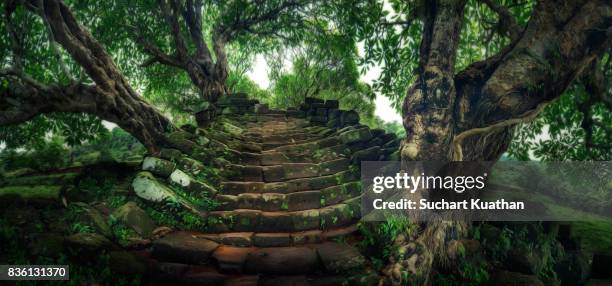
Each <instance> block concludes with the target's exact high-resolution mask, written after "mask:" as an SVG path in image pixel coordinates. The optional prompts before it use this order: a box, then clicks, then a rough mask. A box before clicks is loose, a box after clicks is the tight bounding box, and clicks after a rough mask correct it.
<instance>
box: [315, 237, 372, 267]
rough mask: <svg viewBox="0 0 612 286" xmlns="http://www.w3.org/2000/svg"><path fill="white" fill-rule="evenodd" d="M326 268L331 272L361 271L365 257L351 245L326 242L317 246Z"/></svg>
mask: <svg viewBox="0 0 612 286" xmlns="http://www.w3.org/2000/svg"><path fill="white" fill-rule="evenodd" d="M315 248H316V250H317V253H318V255H319V258H320V259H321V262H322V263H323V266H324V267H325V270H327V271H329V272H331V273H344V272H347V271H359V270H360V269H363V268H364V265H365V262H366V260H365V258H364V257H363V256H362V255H361V254H360V253H359V251H358V250H357V249H356V248H355V247H352V246H350V245H346V244H341V243H334V242H325V243H321V244H317V245H316V246H315Z"/></svg>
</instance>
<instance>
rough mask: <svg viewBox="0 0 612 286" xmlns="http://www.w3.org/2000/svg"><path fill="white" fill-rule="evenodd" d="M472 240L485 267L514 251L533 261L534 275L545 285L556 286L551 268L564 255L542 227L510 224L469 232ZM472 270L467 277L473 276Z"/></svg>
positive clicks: (483, 226) (479, 227) (538, 224)
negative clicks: (477, 247)
mask: <svg viewBox="0 0 612 286" xmlns="http://www.w3.org/2000/svg"><path fill="white" fill-rule="evenodd" d="M471 231H472V237H473V238H474V239H478V240H479V241H480V243H481V245H482V247H483V249H484V253H485V255H486V258H487V261H488V262H489V264H495V263H501V262H503V261H504V260H505V259H506V258H507V257H508V255H509V253H510V251H511V250H512V251H518V252H520V253H521V254H522V255H525V256H526V257H530V259H531V260H532V261H533V262H532V265H533V267H534V269H532V270H533V271H534V273H535V274H536V275H537V276H538V278H540V279H541V280H542V281H544V282H545V283H553V284H554V283H557V282H558V281H557V280H558V278H557V275H556V273H555V270H554V267H555V265H556V263H557V262H558V261H560V260H561V259H562V258H563V256H564V255H565V254H564V252H563V249H562V248H559V247H558V242H557V240H556V233H555V232H547V231H546V230H545V229H544V227H543V225H542V223H522V224H512V225H507V226H505V227H503V228H502V229H498V228H495V227H492V226H490V225H486V224H483V225H479V226H474V227H473V228H472V230H471ZM473 270H474V269H467V271H469V272H468V273H472V274H474V275H477V273H478V272H473Z"/></svg>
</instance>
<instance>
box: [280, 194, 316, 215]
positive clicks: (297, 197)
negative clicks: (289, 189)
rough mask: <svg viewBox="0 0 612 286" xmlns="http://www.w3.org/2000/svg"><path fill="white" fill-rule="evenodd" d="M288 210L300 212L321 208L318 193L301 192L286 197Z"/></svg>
mask: <svg viewBox="0 0 612 286" xmlns="http://www.w3.org/2000/svg"><path fill="white" fill-rule="evenodd" d="M287 201H288V210H289V211H301V210H308V209H318V208H320V207H321V192H320V191H303V192H296V193H290V194H288V195H287Z"/></svg>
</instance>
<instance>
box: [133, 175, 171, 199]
mask: <svg viewBox="0 0 612 286" xmlns="http://www.w3.org/2000/svg"><path fill="white" fill-rule="evenodd" d="M132 188H133V189H134V192H135V193H136V195H137V196H138V197H140V198H142V199H144V200H146V201H150V202H156V203H159V202H162V201H164V200H167V199H170V198H174V197H175V196H176V195H175V194H174V192H173V191H172V190H170V188H168V187H166V186H165V185H163V184H162V183H160V182H158V181H157V179H155V177H153V175H152V174H151V173H149V172H140V173H138V175H136V178H134V181H132Z"/></svg>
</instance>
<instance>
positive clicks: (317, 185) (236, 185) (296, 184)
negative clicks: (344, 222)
mask: <svg viewBox="0 0 612 286" xmlns="http://www.w3.org/2000/svg"><path fill="white" fill-rule="evenodd" d="M357 180H359V176H358V174H357V172H356V171H354V170H348V171H342V172H338V173H336V174H333V175H327V176H317V177H312V178H302V179H294V180H288V181H285V182H269V183H266V182H242V181H227V182H222V183H221V193H222V194H224V195H239V194H242V193H283V194H288V193H293V192H299V191H309V190H311V191H312V190H320V189H324V188H328V187H332V186H336V185H341V184H344V183H348V182H353V181H357Z"/></svg>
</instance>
